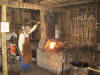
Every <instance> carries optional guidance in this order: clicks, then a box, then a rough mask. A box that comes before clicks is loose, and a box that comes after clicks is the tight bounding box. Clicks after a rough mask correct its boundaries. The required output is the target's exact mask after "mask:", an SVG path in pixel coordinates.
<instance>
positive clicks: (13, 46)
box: [10, 44, 16, 54]
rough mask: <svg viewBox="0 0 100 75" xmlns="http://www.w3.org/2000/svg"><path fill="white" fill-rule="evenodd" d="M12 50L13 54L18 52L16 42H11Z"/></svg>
mask: <svg viewBox="0 0 100 75" xmlns="http://www.w3.org/2000/svg"><path fill="white" fill-rule="evenodd" d="M10 50H11V54H15V53H16V45H15V44H11V45H10Z"/></svg>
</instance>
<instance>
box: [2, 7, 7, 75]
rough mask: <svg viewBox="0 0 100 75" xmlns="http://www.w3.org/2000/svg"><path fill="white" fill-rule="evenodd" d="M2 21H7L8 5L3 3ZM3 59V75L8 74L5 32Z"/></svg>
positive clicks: (4, 34)
mask: <svg viewBox="0 0 100 75" xmlns="http://www.w3.org/2000/svg"><path fill="white" fill-rule="evenodd" d="M2 22H6V5H2ZM2 61H3V75H8V67H7V50H6V33H5V32H2Z"/></svg>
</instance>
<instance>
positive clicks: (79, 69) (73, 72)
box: [70, 61, 88, 75]
mask: <svg viewBox="0 0 100 75" xmlns="http://www.w3.org/2000/svg"><path fill="white" fill-rule="evenodd" d="M87 67H88V64H87V63H83V62H76V61H75V62H72V63H71V69H70V75H88V69H87Z"/></svg>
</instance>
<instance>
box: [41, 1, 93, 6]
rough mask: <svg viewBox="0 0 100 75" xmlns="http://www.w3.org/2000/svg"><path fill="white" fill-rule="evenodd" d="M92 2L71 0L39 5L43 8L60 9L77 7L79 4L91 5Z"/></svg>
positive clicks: (44, 2)
mask: <svg viewBox="0 0 100 75" xmlns="http://www.w3.org/2000/svg"><path fill="white" fill-rule="evenodd" d="M92 2H94V1H88V0H85V1H84V0H83V1H73V0H68V1H67V0H66V1H65V0H63V1H62V0H47V1H41V2H40V4H41V6H43V7H47V6H48V7H62V6H72V5H79V4H87V3H92Z"/></svg>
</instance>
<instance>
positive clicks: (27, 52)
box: [23, 37, 32, 64]
mask: <svg viewBox="0 0 100 75" xmlns="http://www.w3.org/2000/svg"><path fill="white" fill-rule="evenodd" d="M23 56H24V63H25V64H29V63H30V62H31V61H32V50H31V49H30V38H29V37H26V38H25V43H24V45H23Z"/></svg>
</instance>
